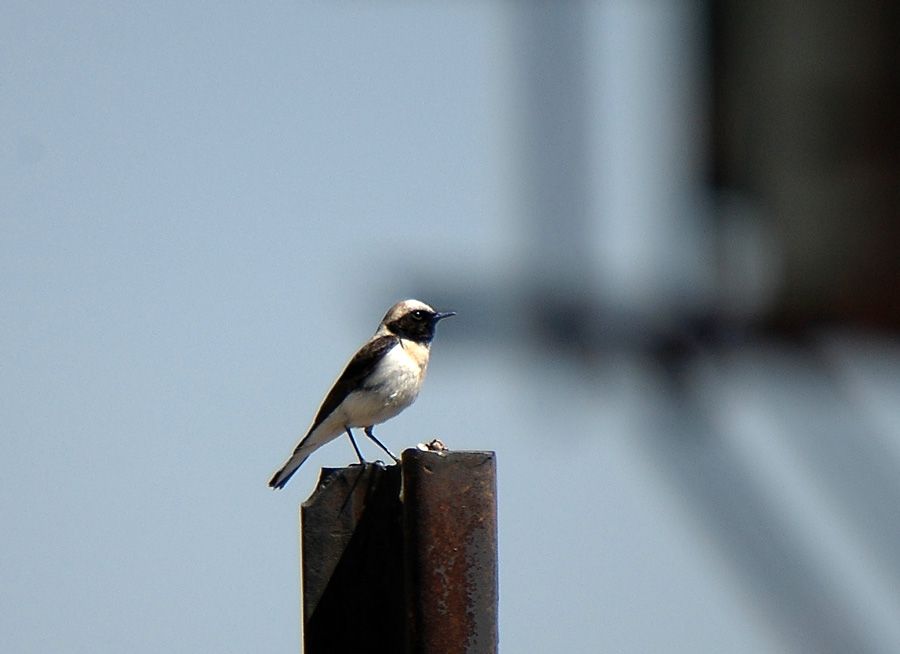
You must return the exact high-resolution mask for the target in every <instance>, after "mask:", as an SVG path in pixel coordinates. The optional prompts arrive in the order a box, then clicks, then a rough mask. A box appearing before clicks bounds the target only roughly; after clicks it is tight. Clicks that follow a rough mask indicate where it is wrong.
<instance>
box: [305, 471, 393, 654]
mask: <svg viewBox="0 0 900 654" xmlns="http://www.w3.org/2000/svg"><path fill="white" fill-rule="evenodd" d="M401 515H402V509H401V506H400V466H390V467H387V468H385V467H384V466H381V465H379V464H374V463H370V464H366V465H364V466H350V467H348V468H325V469H323V470H322V473H321V475H320V477H319V483H318V485H317V487H316V490H315V491H314V492H313V494H312V495H311V496H310V498H309V499H308V500H307V501H306V502H304V503H303V505H302V507H301V509H300V522H301V531H300V539H301V542H302V548H303V557H302V562H301V568H302V570H303V579H302V583H303V644H304V647H303V651H304V652H306V654H368V653H372V654H380V653H384V654H397V652H402V651H403V648H404V644H405V643H404V640H405V638H404V629H403V624H404V604H403V559H402V552H403V538H402V534H403V530H402V525H401Z"/></svg>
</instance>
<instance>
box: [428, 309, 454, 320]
mask: <svg viewBox="0 0 900 654" xmlns="http://www.w3.org/2000/svg"><path fill="white" fill-rule="evenodd" d="M455 315H456V312H455V311H441V312H438V313H436V314H434V318H432V320H433V321H434V322H437V321H438V320H443V319H444V318H449V317H450V316H455Z"/></svg>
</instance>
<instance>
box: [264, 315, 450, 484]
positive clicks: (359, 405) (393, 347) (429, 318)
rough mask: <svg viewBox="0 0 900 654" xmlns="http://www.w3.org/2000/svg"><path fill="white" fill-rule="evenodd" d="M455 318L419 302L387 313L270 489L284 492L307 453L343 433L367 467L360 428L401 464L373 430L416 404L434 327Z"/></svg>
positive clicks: (271, 482)
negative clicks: (357, 430)
mask: <svg viewBox="0 0 900 654" xmlns="http://www.w3.org/2000/svg"><path fill="white" fill-rule="evenodd" d="M455 315H456V312H455V311H444V312H440V311H435V310H434V309H432V308H431V307H430V306H428V305H427V304H425V303H424V302H420V301H419V300H402V301H400V302H397V303H396V304H395V305H394V306H392V307H391V308H390V309H388V311H387V313H386V314H385V315H384V318H383V319H382V320H381V323H380V324H379V325H378V329H377V330H376V331H375V334H374V335H373V336H372V338H370V339H369V340H368V342H366V343H365V344H364V345H363V346H362V347H361V348H360V349H359V351H357V353H356V354H355V355H353V358H352V359H350V361H349V363H347V365H346V367H345V368H344V371H343V372H342V373H341V375H340V376H339V377H338V378H337V381H335V382H334V385H333V386H332V387H331V390H330V391H328V394H327V395H326V396H325V399H324V400H323V401H322V404H321V405H320V406H319V410H318V412H317V413H316V417H315V419H314V420H313V422H312V425H310V427H309V430H308V431H307V432H306V435H305V436H304V437H303V438H302V439H301V441H300V443H299V444H298V445H297V447H296V448H295V449H294V452H293V454H291V456H290V457H289V458H288V460H287V461H286V462H285V464H284V465H283V466H282V467H281V468H280V469H279V470H278V472H276V473H275V474H274V475H273V476H272V479H270V480H269V486H270V487H272V488H274V489H279V488H284V485H285V484H287V482H288V480H289V479H290V478H291V476H292V475H293V474H294V473H295V472H297V469H298V468H299V467H300V466H301V465H303V462H304V461H306V459H307V458H308V457H309V455H310V454H312V453H313V452H315V451H316V450H317V449H319V448H320V447H322V446H323V445H324V444H325V443H328V442H329V441H331V440H334V439H335V438H337V437H338V436H340V435H341V434H342V433H346V434H347V436H349V437H350V443H352V445H353V449H354V450H355V451H356V456H357V457H358V458H359V462H360V463H365V459H364V458H363V456H362V453H361V452H360V451H359V447H358V446H357V444H356V440H355V439H354V438H353V432H352V431H351V430H352V429H353V428H359V427H362V428H363V431H364V432H365V434H366V436H368V437H369V438H370V439H371V440H372V441H373V442H374V443H375V444H376V445H378V447H380V448H381V449H382V450H384V451H385V452H387V453H388V455H389V456H390V457H391V458H392V459H393V460H394V461H399V460H398V459H397V457H396V456H394V454H393V453H392V452H391V451H390V450H389V449H388V448H387V447H385V446H384V445H383V444H382V443H381V441H379V440H378V439H377V438H376V437H375V434H374V433H373V431H372V429H373V428H374V426H375V425H378V424H381V423H383V422H385V421H386V420H389V419H391V418H393V417H394V416H396V415H397V414H398V413H400V412H401V411H403V410H404V409H405V408H406V407H408V406H409V405H410V404H412V403H413V402H414V401H415V399H416V397H417V396H418V394H419V389H420V388H421V387H422V382H423V381H424V380H425V371H426V369H427V368H428V357H429V354H430V350H431V341H432V339H433V338H434V331H435V327H436V326H437V323H438V322H439V321H441V320H443V319H444V318H449V317H450V316H455Z"/></svg>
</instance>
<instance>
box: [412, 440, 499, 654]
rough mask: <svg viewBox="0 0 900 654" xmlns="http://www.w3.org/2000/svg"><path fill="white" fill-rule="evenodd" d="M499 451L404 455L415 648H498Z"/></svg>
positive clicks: (468, 649) (478, 651) (441, 649)
mask: <svg viewBox="0 0 900 654" xmlns="http://www.w3.org/2000/svg"><path fill="white" fill-rule="evenodd" d="M495 467H496V466H495V458H494V454H493V453H492V452H453V453H445V454H443V455H437V454H436V453H433V452H423V451H419V450H407V451H405V452H404V453H403V488H404V502H403V504H404V539H405V543H406V572H407V616H408V618H409V621H410V624H409V626H410V628H411V629H410V633H411V636H410V643H409V644H410V647H409V651H411V652H424V653H431V652H435V653H436V652H449V651H453V652H457V651H458V652H470V653H476V652H477V653H480V652H495V651H496V649H497V640H498V638H497V599H498V590H497V514H496V474H495Z"/></svg>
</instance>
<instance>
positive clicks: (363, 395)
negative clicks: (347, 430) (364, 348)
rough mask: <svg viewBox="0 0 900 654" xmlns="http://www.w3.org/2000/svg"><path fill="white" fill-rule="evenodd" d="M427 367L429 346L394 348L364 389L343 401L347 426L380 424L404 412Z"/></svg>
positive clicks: (414, 397)
mask: <svg viewBox="0 0 900 654" xmlns="http://www.w3.org/2000/svg"><path fill="white" fill-rule="evenodd" d="M411 346H412V347H411ZM427 365H428V348H427V346H422V345H419V344H417V343H410V342H408V341H404V342H401V344H400V345H396V346H394V347H393V348H391V350H390V351H389V352H388V353H387V354H385V355H384V358H382V359H381V361H379V362H378V365H377V366H376V367H375V370H374V371H373V372H372V374H371V375H370V376H369V378H368V379H367V380H366V382H365V384H364V387H363V389H361V390H359V391H355V392H353V393H351V394H350V395H348V396H347V399H346V400H344V402H343V404H342V408H343V409H344V414H345V420H346V423H345V424H347V425H348V426H350V427H368V426H369V425H377V424H379V423H382V422H384V421H385V420H389V419H390V418H393V417H394V416H396V415H397V414H398V413H400V412H401V411H403V409H405V408H406V407H408V406H409V405H410V404H412V403H413V402H414V401H415V399H416V396H417V395H418V394H419V388H421V386H422V381H423V380H424V379H425V369H426V367H427Z"/></svg>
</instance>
